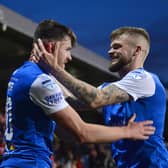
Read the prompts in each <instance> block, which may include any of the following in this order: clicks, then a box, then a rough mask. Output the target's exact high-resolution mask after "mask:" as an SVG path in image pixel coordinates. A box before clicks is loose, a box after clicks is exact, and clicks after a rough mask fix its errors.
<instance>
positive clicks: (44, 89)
mask: <svg viewBox="0 0 168 168" xmlns="http://www.w3.org/2000/svg"><path fill="white" fill-rule="evenodd" d="M29 95H30V99H31V100H32V101H33V102H34V103H35V104H37V105H38V106H40V107H41V108H42V109H43V110H44V112H45V113H46V114H47V115H50V114H52V113H55V112H58V111H60V110H63V109H64V108H66V107H67V106H68V103H67V102H66V101H65V99H64V96H63V93H62V91H61V89H60V87H59V86H58V84H57V83H56V82H55V81H54V80H53V78H52V77H50V76H48V75H46V74H42V75H39V76H38V77H37V78H36V80H35V81H34V82H33V83H32V85H31V88H30V91H29Z"/></svg>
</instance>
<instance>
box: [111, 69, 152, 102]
mask: <svg viewBox="0 0 168 168" xmlns="http://www.w3.org/2000/svg"><path fill="white" fill-rule="evenodd" d="M113 84H114V85H116V87H118V88H120V89H122V90H125V91H126V92H127V93H128V94H129V95H131V96H132V98H133V99H134V100H135V101H136V100H137V99H138V98H143V97H150V96H152V95H153V94H154V93H155V82H154V79H153V77H152V75H151V74H150V73H148V72H146V71H144V70H143V69H137V70H134V71H131V72H130V73H128V74H127V75H126V76H125V77H124V78H123V79H122V80H120V81H118V82H114V83H113Z"/></svg>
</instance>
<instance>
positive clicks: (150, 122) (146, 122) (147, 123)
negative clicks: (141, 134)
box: [141, 120, 153, 125]
mask: <svg viewBox="0 0 168 168" xmlns="http://www.w3.org/2000/svg"><path fill="white" fill-rule="evenodd" d="M141 123H142V124H144V125H152V124H153V121H152V120H146V121H141Z"/></svg>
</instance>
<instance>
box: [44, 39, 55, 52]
mask: <svg viewBox="0 0 168 168" xmlns="http://www.w3.org/2000/svg"><path fill="white" fill-rule="evenodd" d="M44 46H45V49H46V50H47V52H49V53H53V51H54V43H53V42H51V41H49V42H46V43H44Z"/></svg>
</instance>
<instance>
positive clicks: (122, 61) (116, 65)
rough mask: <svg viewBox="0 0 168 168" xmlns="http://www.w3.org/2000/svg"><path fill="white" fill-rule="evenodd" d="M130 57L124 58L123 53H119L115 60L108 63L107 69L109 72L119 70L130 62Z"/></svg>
mask: <svg viewBox="0 0 168 168" xmlns="http://www.w3.org/2000/svg"><path fill="white" fill-rule="evenodd" d="M131 61H132V59H131V58H129V59H128V58H126V57H124V56H123V55H121V54H120V55H119V57H118V58H117V59H116V60H115V61H112V63H111V64H110V65H109V68H108V69H109V71H111V72H119V71H120V70H121V69H123V68H124V67H125V66H126V65H128V64H129V63H131Z"/></svg>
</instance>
